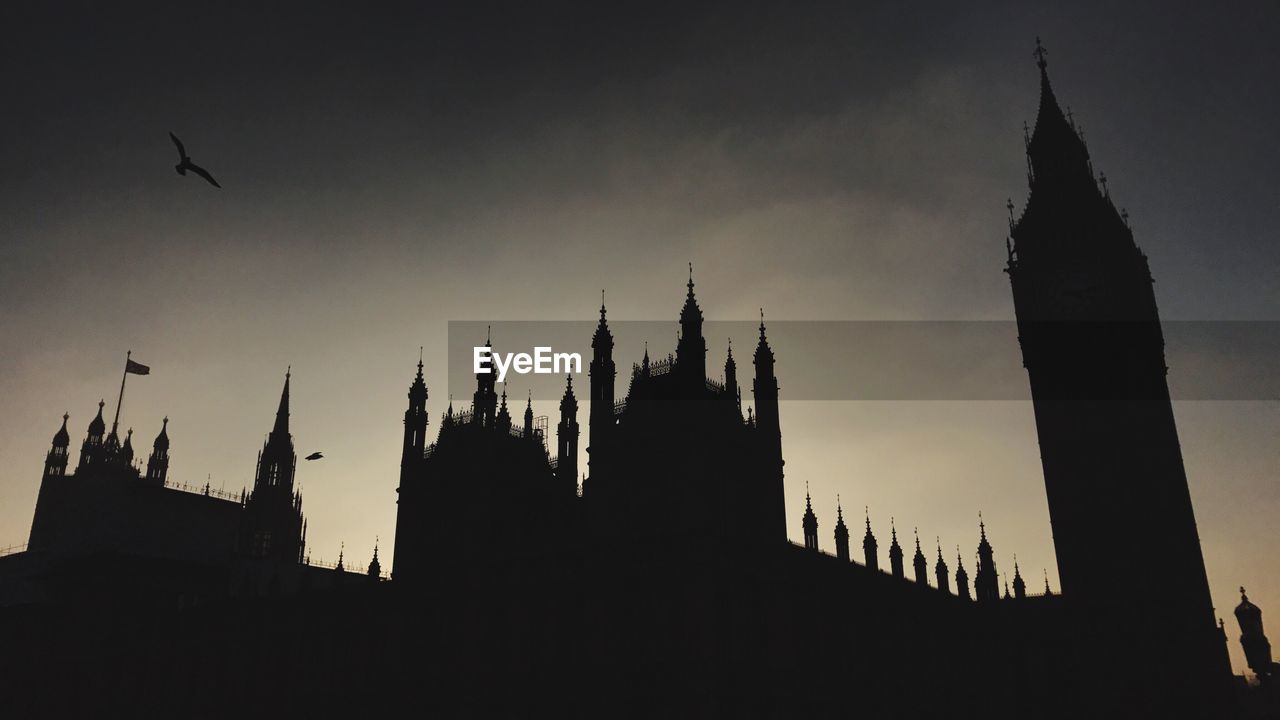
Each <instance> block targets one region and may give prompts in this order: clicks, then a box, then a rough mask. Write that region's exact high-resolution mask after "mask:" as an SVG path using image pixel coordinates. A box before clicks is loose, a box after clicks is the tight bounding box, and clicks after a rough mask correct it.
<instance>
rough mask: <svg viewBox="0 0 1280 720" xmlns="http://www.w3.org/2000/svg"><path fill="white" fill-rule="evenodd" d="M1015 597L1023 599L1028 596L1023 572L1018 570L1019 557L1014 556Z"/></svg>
mask: <svg viewBox="0 0 1280 720" xmlns="http://www.w3.org/2000/svg"><path fill="white" fill-rule="evenodd" d="M1013 596H1014V597H1015V598H1018V599H1022V598H1024V597H1026V596H1027V583H1026V582H1024V581H1023V579H1022V571H1021V570H1019V569H1018V556H1017V555H1014V556H1013Z"/></svg>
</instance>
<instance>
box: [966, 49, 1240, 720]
mask: <svg viewBox="0 0 1280 720" xmlns="http://www.w3.org/2000/svg"><path fill="white" fill-rule="evenodd" d="M1037 55H1038V65H1039V68H1040V109H1039V113H1038V116H1037V118H1036V125H1035V130H1034V131H1033V132H1031V133H1030V135H1029V136H1028V137H1027V138H1026V150H1027V163H1028V165H1027V167H1028V181H1029V184H1030V189H1031V194H1030V197H1029V198H1028V200H1027V205H1026V208H1025V210H1024V211H1023V213H1022V216H1021V217H1019V218H1017V219H1016V220H1015V219H1013V218H1012V217H1011V219H1010V236H1011V239H1012V243H1011V245H1010V248H1009V258H1008V266H1007V272H1008V273H1009V278H1010V281H1011V283H1012V288H1013V299H1014V307H1015V309H1016V313H1017V319H1018V337H1019V342H1020V343H1021V346H1022V357H1023V364H1024V365H1025V366H1026V368H1027V374H1028V377H1029V378H1030V382H1031V394H1032V399H1033V403H1034V407H1035V417H1036V430H1037V433H1038V437H1039V440H1040V456H1041V460H1042V463H1043V467H1044V477H1045V489H1046V490H1047V493H1048V499H1049V516H1050V518H1051V520H1052V522H1053V538H1054V547H1055V549H1056V552H1057V556H1058V571H1059V575H1060V577H1061V580H1062V592H1063V593H1064V594H1065V595H1067V596H1069V597H1070V598H1071V602H1072V603H1073V604H1077V605H1078V607H1080V608H1081V611H1082V612H1088V613H1090V614H1092V615H1093V616H1094V617H1096V618H1097V619H1098V622H1097V623H1096V624H1093V625H1090V626H1089V628H1088V630H1089V632H1090V633H1093V634H1095V637H1094V641H1095V642H1096V647H1097V648H1099V649H1100V650H1101V649H1103V648H1105V649H1106V651H1104V652H1100V653H1099V658H1098V661H1097V663H1096V672H1097V673H1098V675H1099V678H1100V680H1101V681H1102V682H1105V683H1108V684H1109V690H1110V692H1112V693H1113V694H1114V696H1115V697H1117V698H1124V699H1125V702H1132V703H1134V704H1135V706H1138V707H1142V708H1144V709H1145V711H1147V712H1174V713H1186V712H1188V711H1191V712H1197V713H1199V714H1201V715H1209V714H1211V712H1213V711H1214V710H1215V709H1217V708H1221V707H1222V705H1223V703H1224V702H1225V697H1226V696H1227V692H1228V689H1227V679H1228V678H1229V666H1228V663H1227V657H1226V653H1225V650H1224V648H1223V646H1222V643H1221V642H1220V640H1219V639H1218V633H1217V627H1216V625H1215V624H1214V615H1213V603H1212V602H1211V600H1210V598H1209V583H1208V580H1207V577H1206V574H1205V570H1204V560H1203V557H1202V555H1201V552H1200V539H1199V536H1198V535H1197V533H1196V524H1195V517H1194V514H1193V513H1192V509H1191V496H1190V492H1189V490H1188V487H1187V477H1186V471H1185V469H1184V468H1183V463H1182V453H1181V450H1180V446H1179V443H1178V431H1177V427H1176V425H1175V423H1174V417H1173V407H1172V404H1171V402H1170V399H1169V387H1168V383H1167V380H1166V375H1167V372H1168V368H1167V367H1166V365H1165V358H1164V338H1163V334H1162V331H1161V327H1160V316H1159V313H1158V311H1157V310H1156V301H1155V294H1154V290H1153V287H1152V285H1153V281H1152V277H1151V271H1150V269H1149V267H1148V264H1147V257H1146V255H1145V254H1144V253H1143V252H1142V250H1141V249H1140V248H1139V247H1138V245H1137V243H1136V242H1135V241H1134V236H1133V233H1132V231H1131V230H1130V228H1129V226H1128V222H1127V219H1126V216H1125V214H1124V213H1123V211H1121V210H1119V209H1118V208H1117V207H1116V206H1115V204H1114V203H1113V202H1112V199H1111V196H1110V194H1109V192H1108V191H1107V188H1106V185H1105V176H1104V178H1103V182H1102V183H1101V184H1100V183H1099V180H1098V179H1097V178H1096V176H1095V174H1094V168H1093V163H1092V160H1091V159H1090V157H1089V150H1088V148H1087V147H1086V146H1085V143H1084V140H1083V139H1082V137H1081V135H1080V133H1078V132H1077V130H1076V128H1075V126H1074V124H1073V121H1072V120H1070V119H1069V118H1068V117H1067V116H1066V115H1065V114H1064V113H1063V112H1062V109H1061V108H1060V107H1059V105H1058V101H1057V99H1056V98H1055V97H1054V92H1053V88H1052V87H1051V86H1050V84H1049V75H1048V72H1047V69H1046V67H1047V66H1046V62H1045V59H1044V53H1043V50H1041V49H1039V48H1037ZM1011 213H1012V208H1011ZM1118 548H1122V549H1123V551H1122V552H1117V549H1118ZM1133 558H1141V559H1142V562H1141V567H1140V568H1136V567H1135V565H1134V563H1133V561H1132V559H1133ZM984 570H985V567H984V564H983V562H982V561H981V560H980V564H979V567H978V576H977V585H978V588H977V594H978V598H979V599H984V598H987V597H990V596H991V594H992V585H991V583H993V582H994V579H993V578H994V576H993V575H992V574H990V573H988V574H986V575H984ZM1135 598H1141V599H1142V602H1140V603H1136V602H1134V599H1135ZM1118 638H1125V640H1124V641H1123V642H1122V641H1120V640H1119V639H1118ZM1150 658H1159V659H1160V660H1159V663H1158V667H1157V668H1152V669H1151V671H1149V672H1144V673H1137V674H1135V673H1134V668H1138V667H1149V666H1150V662H1149V659H1150Z"/></svg>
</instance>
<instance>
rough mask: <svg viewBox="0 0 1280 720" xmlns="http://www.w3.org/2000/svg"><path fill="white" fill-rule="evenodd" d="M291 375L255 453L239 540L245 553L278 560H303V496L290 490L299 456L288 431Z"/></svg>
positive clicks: (284, 561)
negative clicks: (263, 441)
mask: <svg viewBox="0 0 1280 720" xmlns="http://www.w3.org/2000/svg"><path fill="white" fill-rule="evenodd" d="M290 375H291V373H288V372H286V373H285V376H284V390H282V391H281V393H280V406H279V407H278V408H277V409H276V421H275V425H273V426H272V428H271V433H270V434H269V435H268V436H267V442H266V444H264V445H263V447H262V452H260V453H258V473H257V475H256V476H255V477H254V479H253V493H252V494H251V495H250V496H249V499H248V501H247V502H246V503H245V527H244V532H243V534H242V541H241V542H242V544H241V551H242V552H243V553H244V554H246V555H248V556H249V557H252V558H257V559H261V560H268V561H271V562H277V563H298V562H301V561H302V498H301V496H300V495H298V494H297V493H295V492H294V490H293V473H294V469H295V466H296V464H297V459H298V458H297V455H296V454H295V453H294V451H293V436H292V435H290V434H289V379H290Z"/></svg>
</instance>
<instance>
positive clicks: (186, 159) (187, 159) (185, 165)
mask: <svg viewBox="0 0 1280 720" xmlns="http://www.w3.org/2000/svg"><path fill="white" fill-rule="evenodd" d="M169 137H171V138H173V144H174V145H176V146H177V148H178V155H179V157H180V159H181V161H180V162H179V163H178V164H177V165H174V166H173V169H174V170H177V171H178V174H179V175H183V176H185V175H186V174H187V171H188V170H190V171H191V172H193V173H195V174H197V175H199V176H200V177H202V178H204V179H205V180H208V181H209V184H210V185H212V186H214V187H216V188H221V187H222V186H221V185H219V184H218V181H217V180H214V179H213V176H212V175H210V174H209V171H208V170H205V169H204V168H202V167H200V166H199V165H196V164H195V163H193V162H191V156H189V155H187V149H186V148H185V147H183V145H182V141H181V140H179V139H178V136H177V135H174V134H173V133H169ZM307 459H308V460H310V459H311V458H307Z"/></svg>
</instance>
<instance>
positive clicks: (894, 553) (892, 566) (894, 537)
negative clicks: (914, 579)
mask: <svg viewBox="0 0 1280 720" xmlns="http://www.w3.org/2000/svg"><path fill="white" fill-rule="evenodd" d="M889 572H890V573H891V574H892V575H893V576H894V577H896V578H905V577H906V576H907V575H906V572H905V571H904V570H903V566H902V546H901V545H899V544H898V524H897V519H896V518H894V517H893V516H892V515H891V516H889Z"/></svg>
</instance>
